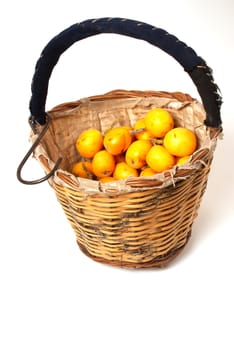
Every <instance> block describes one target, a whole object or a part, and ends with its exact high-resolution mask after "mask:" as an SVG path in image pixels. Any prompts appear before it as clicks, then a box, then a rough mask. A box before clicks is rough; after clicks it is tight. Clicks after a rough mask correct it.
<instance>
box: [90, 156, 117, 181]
mask: <svg viewBox="0 0 234 350" xmlns="http://www.w3.org/2000/svg"><path fill="white" fill-rule="evenodd" d="M92 168H93V173H94V175H96V176H97V177H100V178H101V177H107V176H111V175H112V173H113V171H114V169H115V159H114V156H113V155H112V154H110V153H109V152H107V151H106V150H101V151H99V152H97V153H96V154H95V155H94V157H93V159H92Z"/></svg>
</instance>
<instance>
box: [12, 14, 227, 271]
mask: <svg viewBox="0 0 234 350" xmlns="http://www.w3.org/2000/svg"><path fill="white" fill-rule="evenodd" d="M99 33H117V34H124V35H128V36H132V37H134V38H138V39H143V40H146V41H148V42H150V43H151V44H153V45H155V46H157V47H159V48H161V49H163V50H164V51H166V52H167V53H168V54H170V55H171V56H172V57H174V58H175V59H176V60H177V61H178V62H179V63H180V64H181V65H182V66H183V67H184V69H185V70H186V71H187V73H188V74H189V75H190V76H191V78H192V80H193V81H194V83H195V85H196V87H197V89H198V91H199V93H200V96H201V99H202V103H200V102H199V101H197V100H196V99H194V98H192V97H191V96H189V95H188V94H184V93H181V92H175V93H169V92H157V91H126V90H115V91H111V92H108V93H106V94H104V95H99V96H92V97H89V98H84V99H81V100H79V101H75V102H70V103H64V104H61V105H59V106H57V107H55V108H53V109H52V110H51V111H49V112H47V113H46V112H45V101H46V96H47V88H48V81H49V78H50V74H51V72H52V69H53V67H54V65H55V64H56V63H57V61H58V59H59V57H60V55H61V54H62V53H63V52H64V51H65V50H66V49H67V48H68V47H70V46H71V45H72V44H73V43H74V42H76V41H78V40H81V39H83V38H86V37H89V36H91V35H95V34H99ZM217 90H218V87H217V85H216V84H215V83H214V81H213V77H212V72H211V70H210V68H208V66H207V65H206V63H205V61H204V60H203V59H202V58H201V57H199V56H197V55H196V53H195V52H194V51H193V50H192V49H191V48H189V47H188V46H186V45H185V44H184V43H182V42H180V41H179V40H178V39H177V38H175V37H174V36H172V35H170V34H169V33H167V32H165V31H164V30H162V29H159V28H155V27H152V26H150V25H148V24H145V23H139V22H136V21H133V20H126V19H121V18H100V19H94V20H87V21H85V22H82V23H79V24H76V25H73V26H72V27H69V28H68V29H66V30H65V31H63V32H62V33H60V34H59V35H58V36H56V37H55V38H54V39H53V40H51V42H49V44H48V45H47V46H46V47H45V49H44V50H43V52H42V55H41V57H40V59H39V60H38V62H37V66H36V71H35V74H34V79H33V83H32V98H31V101H30V111H31V117H30V125H31V127H32V133H31V140H32V142H33V145H32V147H31V148H30V150H29V152H28V153H27V154H26V156H25V158H24V159H23V161H22V162H21V164H20V166H19V168H18V171H17V176H18V179H19V180H20V181H21V182H23V183H26V184H32V183H39V182H42V181H44V180H48V181H49V183H50V185H51V186H52V188H53V189H54V191H55V193H56V196H57V198H58V200H59V202H60V203H61V205H62V207H63V209H64V212H65V214H66V216H67V218H68V220H69V222H70V224H71V226H72V227H73V229H74V232H75V235H76V240H77V243H78V245H79V247H80V249H81V250H82V251H83V252H84V253H85V254H86V255H88V256H89V257H90V258H92V259H94V260H96V261H99V262H103V263H106V264H110V265H114V266H121V267H127V268H144V267H162V266H165V265H167V264H168V263H169V262H170V261H171V260H172V259H173V258H175V256H177V254H178V253H179V252H180V251H181V249H182V248H183V247H184V246H185V245H186V243H187V242H188V239H189V237H190V235H191V228H192V225H193V222H194V219H195V217H196V216H197V213H198V209H199V206H200V202H201V199H202V196H203V193H204V191H205V188H206V184H207V179H208V174H209V170H210V166H211V162H212V158H213V154H214V150H215V146H216V142H217V137H218V135H219V134H220V132H221V119H220V106H221V98H220V96H219V94H218V92H217ZM154 107H162V108H165V109H167V110H169V111H170V112H171V114H172V115H173V117H174V120H175V124H176V126H184V127H188V128H190V129H191V130H193V131H195V132H196V135H197V138H198V144H199V147H198V150H197V151H196V152H195V153H194V154H193V155H192V156H191V159H190V161H189V162H188V163H187V165H184V166H180V167H178V166H174V167H173V168H172V169H171V170H170V171H166V172H164V173H162V174H157V175H155V176H152V177H129V178H128V179H126V180H119V181H114V182H111V183H100V182H99V181H94V180H89V179H82V178H78V177H76V176H74V175H72V174H71V172H70V168H71V165H72V164H74V162H76V161H78V160H79V155H78V154H77V151H76V149H75V141H76V139H77V137H78V135H79V134H80V133H81V132H82V131H83V130H84V129H87V128H89V127H90V128H92V127H95V128H99V129H100V130H102V131H103V130H106V129H108V128H109V127H111V126H113V124H115V125H116V126H120V125H133V123H134V122H135V121H136V120H138V119H139V118H142V117H143V116H144V115H145V113H146V112H147V111H149V110H150V109H152V108H154ZM32 152H33V153H34V156H35V157H36V158H37V159H38V161H39V163H40V164H41V166H42V167H43V169H44V170H45V172H46V176H45V177H44V178H42V179H39V180H35V181H26V180H24V179H22V177H21V170H22V167H23V166H24V163H25V162H26V160H27V159H28V158H29V156H30V154H31V153H32Z"/></svg>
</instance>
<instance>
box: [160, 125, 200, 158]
mask: <svg viewBox="0 0 234 350" xmlns="http://www.w3.org/2000/svg"><path fill="white" fill-rule="evenodd" d="M163 145H164V147H165V148H166V149H167V150H168V152H170V153H171V154H173V155H174V156H177V157H185V156H190V155H191V154H192V153H193V152H194V151H195V150H196V148H197V138H196V135H195V134H194V132H192V131H191V130H189V129H187V128H182V127H179V128H174V129H172V130H170V131H168V133H167V134H166V135H165V137H164V140H163Z"/></svg>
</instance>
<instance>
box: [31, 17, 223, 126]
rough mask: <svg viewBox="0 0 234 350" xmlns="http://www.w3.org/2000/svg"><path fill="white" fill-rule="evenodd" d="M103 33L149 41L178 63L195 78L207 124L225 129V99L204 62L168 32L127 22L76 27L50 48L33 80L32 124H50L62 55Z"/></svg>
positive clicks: (103, 21)
mask: <svg viewBox="0 0 234 350" xmlns="http://www.w3.org/2000/svg"><path fill="white" fill-rule="evenodd" d="M101 33H115V34H122V35H126V36H130V37H133V38H136V39H141V40H144V41H147V42H149V43H150V44H152V45H154V46H156V47H158V48H160V49H161V50H163V51H165V52H166V53H168V54H169V55H170V56H172V57H173V58H174V59H176V60H177V61H178V62H179V63H180V64H181V65H182V67H183V68H184V70H185V71H186V72H187V73H188V74H189V76H190V77H191V78H192V80H193V82H194V84H195V86H196V87H197V90H198V92H199V94H200V96H201V99H202V102H203V105H204V108H205V111H206V120H205V122H204V123H205V124H206V125H207V126H210V127H214V128H219V127H220V126H221V123H222V122H221V117H220V107H221V104H222V98H221V96H220V94H219V88H218V86H217V85H216V84H215V83H214V79H213V75H212V70H211V69H210V68H209V67H208V66H207V64H206V62H205V61H204V59H203V58H201V57H200V56H198V55H197V54H196V52H195V51H194V50H193V49H192V48H191V47H189V46H187V45H186V44H185V43H183V42H181V41H179V40H178V39H177V38H176V37H175V36H174V35H171V34H169V33H168V32H166V31H165V30H163V29H161V28H157V27H154V26H152V25H149V24H146V23H142V22H138V21H134V20H130V19H125V18H97V19H89V20H86V21H84V22H81V23H77V24H74V25H72V26H71V27H69V28H67V29H65V30H64V31H62V32H61V33H60V34H58V35H57V36H55V37H54V38H53V39H52V40H51V41H50V42H49V43H48V44H47V45H46V47H45V48H44V50H43V51H42V54H41V56H40V58H39V60H38V61H37V64H36V68H35V73H34V76H33V80H32V96H31V100H30V105H29V109H30V113H31V123H32V124H37V123H39V124H41V125H44V124H45V123H46V112H45V104H46V97H47V91H48V84H49V79H50V76H51V73H52V70H53V68H54V66H55V65H56V64H57V62H58V60H59V57H60V55H61V54H62V53H63V52H64V51H66V50H67V49H68V48H69V47H70V46H71V45H73V44H74V43H75V42H77V41H79V40H82V39H85V38H88V37H90V36H93V35H97V34H101Z"/></svg>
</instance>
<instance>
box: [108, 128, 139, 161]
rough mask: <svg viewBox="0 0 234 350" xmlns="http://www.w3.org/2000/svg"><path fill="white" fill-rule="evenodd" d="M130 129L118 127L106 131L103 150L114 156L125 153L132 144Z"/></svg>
mask: <svg viewBox="0 0 234 350" xmlns="http://www.w3.org/2000/svg"><path fill="white" fill-rule="evenodd" d="M130 129H131V128H130V127H125V126H120V127H117V128H113V129H110V130H109V131H107V133H106V134H105V136H104V141H103V143H104V147H105V149H106V150H107V151H108V152H109V153H111V154H113V155H115V156H116V155H118V154H120V153H123V152H125V151H126V150H127V148H128V146H129V145H130V144H131V142H132V136H131V134H130Z"/></svg>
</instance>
